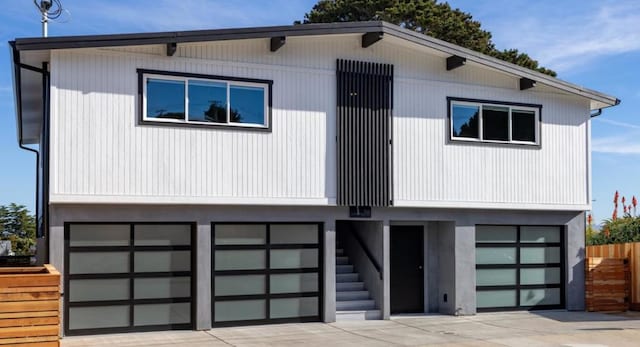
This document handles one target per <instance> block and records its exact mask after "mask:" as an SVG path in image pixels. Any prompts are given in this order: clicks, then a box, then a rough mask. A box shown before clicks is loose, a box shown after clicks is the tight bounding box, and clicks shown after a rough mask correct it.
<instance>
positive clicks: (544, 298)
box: [520, 288, 560, 306]
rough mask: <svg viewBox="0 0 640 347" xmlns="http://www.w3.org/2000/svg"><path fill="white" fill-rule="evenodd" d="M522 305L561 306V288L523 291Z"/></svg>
mask: <svg viewBox="0 0 640 347" xmlns="http://www.w3.org/2000/svg"><path fill="white" fill-rule="evenodd" d="M520 305H521V306H540V305H560V288H546V289H521V290H520Z"/></svg>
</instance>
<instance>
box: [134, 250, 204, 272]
mask: <svg viewBox="0 0 640 347" xmlns="http://www.w3.org/2000/svg"><path fill="white" fill-rule="evenodd" d="M134 268H135V272H173V271H190V270H191V252H190V251H154V252H136V253H135V263H134Z"/></svg>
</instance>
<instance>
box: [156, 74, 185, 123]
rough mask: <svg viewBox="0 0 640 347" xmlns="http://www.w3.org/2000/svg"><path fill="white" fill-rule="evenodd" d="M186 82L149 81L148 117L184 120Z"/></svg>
mask: <svg viewBox="0 0 640 347" xmlns="http://www.w3.org/2000/svg"><path fill="white" fill-rule="evenodd" d="M184 101H185V91H184V81H173V80H161V79H155V78H149V79H147V117H149V118H164V119H180V120H184Z"/></svg>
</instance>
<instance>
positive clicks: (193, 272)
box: [63, 221, 198, 336]
mask: <svg viewBox="0 0 640 347" xmlns="http://www.w3.org/2000/svg"><path fill="white" fill-rule="evenodd" d="M74 224H81V225H129V245H128V246H76V247H71V246H70V230H71V225H74ZM165 224H170V225H189V226H190V227H191V244H190V246H186V245H179V246H178V245H176V246H135V226H136V225H165ZM196 231H197V223H195V222H176V221H167V222H113V221H109V222H93V221H92V222H83V221H77V222H65V223H64V293H63V304H64V308H63V309H64V334H65V335H66V336H77V335H93V334H111V333H129V332H146V331H162V330H193V329H194V327H195V326H196V319H197V313H196V308H197V287H198V286H197V247H196V236H197V234H196ZM183 250H189V251H190V252H191V254H190V256H191V262H190V267H191V268H190V271H179V272H144V273H136V272H135V271H134V269H135V267H134V266H135V254H136V252H153V251H183ZM72 251H78V252H129V272H126V273H111V274H110V273H100V274H76V275H71V274H69V258H70V254H71V252H72ZM176 276H180V277H187V276H189V277H190V278H191V297H190V298H166V299H164V298H163V299H134V290H135V287H134V284H135V281H134V280H135V279H136V278H158V277H166V278H170V277H176ZM72 279H129V299H128V300H111V301H104V300H103V301H82V302H70V295H69V288H70V287H69V282H70V281H71V280H72ZM186 302H189V303H191V305H190V306H191V307H190V310H191V312H190V313H191V317H190V319H191V322H190V323H180V324H162V325H143V326H135V325H134V318H135V317H134V309H135V305H136V304H171V303H186ZM127 305H128V306H129V326H128V327H110V328H89V329H73V330H70V329H69V308H71V307H94V306H127Z"/></svg>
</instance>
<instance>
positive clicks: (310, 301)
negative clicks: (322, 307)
mask: <svg viewBox="0 0 640 347" xmlns="http://www.w3.org/2000/svg"><path fill="white" fill-rule="evenodd" d="M270 309H271V317H269V318H294V317H309V316H317V315H318V298H317V297H307V298H291V299H272V300H271V307H270Z"/></svg>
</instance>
